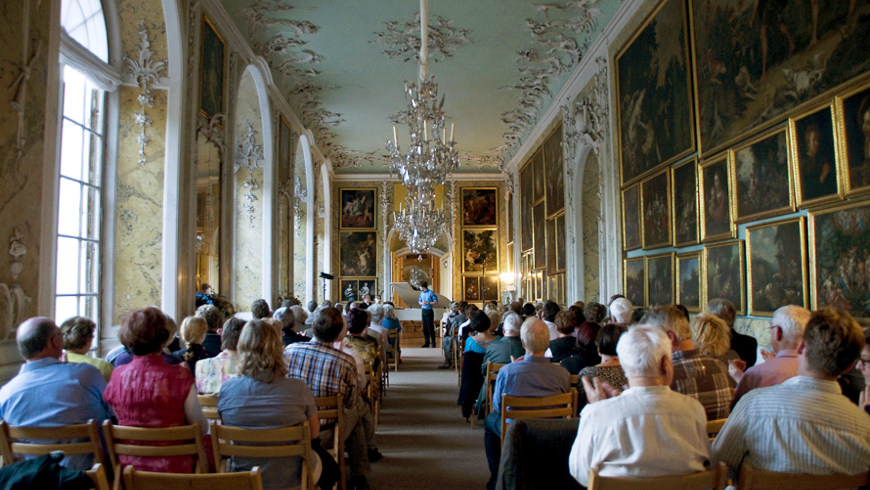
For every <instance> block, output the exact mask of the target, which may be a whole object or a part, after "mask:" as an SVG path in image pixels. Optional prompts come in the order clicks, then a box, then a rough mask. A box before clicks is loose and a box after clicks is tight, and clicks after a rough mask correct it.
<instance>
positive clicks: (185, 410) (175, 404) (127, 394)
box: [103, 306, 208, 473]
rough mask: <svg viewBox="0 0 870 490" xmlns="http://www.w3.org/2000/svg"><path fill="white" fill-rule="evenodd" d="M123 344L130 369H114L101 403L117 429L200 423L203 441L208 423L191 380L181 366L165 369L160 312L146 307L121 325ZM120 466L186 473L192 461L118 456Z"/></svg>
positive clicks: (164, 334) (188, 458) (163, 321)
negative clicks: (128, 353)
mask: <svg viewBox="0 0 870 490" xmlns="http://www.w3.org/2000/svg"><path fill="white" fill-rule="evenodd" d="M118 337H119V338H120V339H121V342H123V343H124V345H125V346H127V348H128V349H129V350H130V351H131V352H132V353H133V360H132V361H131V362H130V363H129V364H125V365H123V366H119V367H117V368H115V372H113V373H112V379H111V380H109V384H108V386H106V391H105V392H104V393H103V399H104V400H106V402H107V403H108V404H109V405H110V406H111V407H112V409H113V410H114V412H115V415H116V416H117V418H118V424H120V425H129V426H134V427H177V426H180V425H186V424H192V423H194V422H199V424H200V428H201V429H202V432H203V435H205V434H206V433H207V432H208V421H207V420H206V418H205V416H204V415H203V414H202V408H200V406H199V400H198V399H197V397H196V395H197V393H196V386H194V379H193V376H192V375H191V374H190V370H189V369H187V367H186V366H183V365H177V364H175V365H172V364H167V363H166V362H165V361H164V360H163V358H162V357H161V355H160V353H161V349H162V347H163V345H164V344H165V343H166V341H167V339H168V337H169V331H168V330H167V329H166V318H165V316H164V314H163V312H162V311H160V310H159V309H157V308H155V307H153V306H146V307H144V308H139V309H137V310H133V311H131V312H129V313H127V314H126V315H124V318H123V319H122V320H121V330H120V331H119V332H118ZM120 458H121V464H123V465H132V466H133V467H134V468H136V469H137V470H145V471H159V472H164V473H190V472H192V471H193V464H194V459H193V457H192V456H166V457H145V456H121V457H120Z"/></svg>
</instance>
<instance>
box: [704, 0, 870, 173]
mask: <svg viewBox="0 0 870 490" xmlns="http://www.w3.org/2000/svg"><path fill="white" fill-rule="evenodd" d="M690 3H691V5H692V19H693V30H694V43H695V49H694V53H695V66H696V70H695V75H696V77H697V79H696V82H695V84H694V85H695V87H696V90H697V101H698V104H697V111H698V126H699V134H700V142H699V145H700V148H701V151H702V153H703V155H704V156H705V157H706V156H707V155H712V154H713V153H715V152H717V151H719V150H720V149H722V148H724V147H725V146H726V145H728V144H731V143H733V142H735V141H737V140H738V139H741V138H744V137H746V136H748V135H750V134H752V133H753V132H757V131H758V130H760V129H762V128H764V127H766V126H769V125H770V124H772V123H775V122H778V121H781V120H782V116H783V114H785V113H786V112H788V111H790V110H791V109H793V108H795V107H797V106H799V105H801V104H803V103H804V102H807V101H809V100H812V99H813V98H815V97H816V96H818V95H820V94H822V93H824V92H826V91H828V90H830V89H832V88H834V87H836V86H838V85H840V84H842V83H843V82H846V81H847V80H850V79H852V78H854V77H855V76H857V75H859V74H861V73H864V72H867V71H868V70H870V56H867V49H866V40H867V38H868V36H870V32H868V31H870V29H868V24H867V21H866V18H865V17H866V16H867V15H868V14H870V3H867V2H846V1H843V2H825V3H819V5H820V6H821V8H819V9H818V10H817V14H818V15H816V16H813V15H812V12H811V10H812V9H811V5H810V4H811V3H812V2H810V1H809V0H801V1H790V2H753V1H742V2H735V1H734V0H692V2H690ZM756 9H757V10H756ZM814 17H815V18H814ZM735 46H740V49H735Z"/></svg>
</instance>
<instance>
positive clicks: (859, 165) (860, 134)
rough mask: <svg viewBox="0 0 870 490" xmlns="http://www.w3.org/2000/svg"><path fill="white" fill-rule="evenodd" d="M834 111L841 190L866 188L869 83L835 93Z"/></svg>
mask: <svg viewBox="0 0 870 490" xmlns="http://www.w3.org/2000/svg"><path fill="white" fill-rule="evenodd" d="M834 111H835V117H836V122H837V142H838V144H839V147H838V151H839V154H840V161H841V162H842V164H841V165H840V169H841V180H842V182H843V189H844V192H845V194H846V195H847V196H853V195H856V194H863V193H866V192H870V83H866V82H865V83H862V84H861V85H859V86H858V87H857V88H852V89H851V90H849V91H847V92H845V93H843V94H841V95H838V96H837V97H835V98H834Z"/></svg>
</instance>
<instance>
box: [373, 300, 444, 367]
mask: <svg viewBox="0 0 870 490" xmlns="http://www.w3.org/2000/svg"><path fill="white" fill-rule="evenodd" d="M365 311H367V312H368V316H369V326H368V330H366V332H367V333H372V334H377V337H378V338H379V339H380V345H379V347H381V348H382V349H383V354H384V356H383V359H382V360H383V361H384V362H386V361H387V357H386V354H387V352H389V353H392V352H393V344H391V343H390V342H389V341H388V339H387V328H386V327H384V326H383V325H382V324H383V321H384V305H376V304H374V303H372V304H371V305H370V306H369V307H367V308H366V309H365ZM432 343H433V344H434V343H435V340H434V339H433V340H432Z"/></svg>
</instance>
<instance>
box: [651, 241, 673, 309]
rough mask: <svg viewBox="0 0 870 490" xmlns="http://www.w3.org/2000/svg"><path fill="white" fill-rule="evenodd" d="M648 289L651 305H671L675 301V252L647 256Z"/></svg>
mask: <svg viewBox="0 0 870 490" xmlns="http://www.w3.org/2000/svg"><path fill="white" fill-rule="evenodd" d="M646 290H647V291H648V293H647V294H648V295H649V304H650V305H669V304H672V303H673V302H674V254H673V253H666V254H660V255H649V256H647V257H646Z"/></svg>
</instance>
